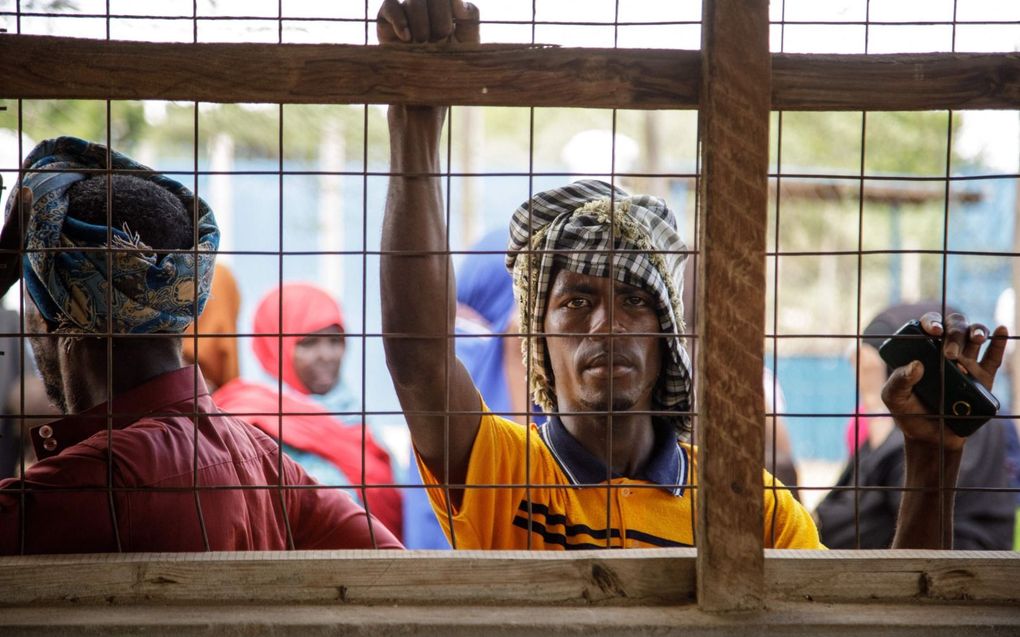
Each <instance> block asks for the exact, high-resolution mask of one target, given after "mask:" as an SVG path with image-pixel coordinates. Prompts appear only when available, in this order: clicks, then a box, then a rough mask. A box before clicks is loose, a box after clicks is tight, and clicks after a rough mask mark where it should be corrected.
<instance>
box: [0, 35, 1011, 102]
mask: <svg viewBox="0 0 1020 637" xmlns="http://www.w3.org/2000/svg"><path fill="white" fill-rule="evenodd" d="M700 58H701V54H700V53H699V52H698V51H678V50H662V49H615V50H614V49H593V48H566V47H546V46H528V45H507V44H487V45H482V46H480V47H476V48H465V47H460V48H451V47H442V46H435V45H420V46H386V47H379V46H349V45H306V44H284V45H278V44H233V43H215V44H213V43H209V44H187V43H170V44H167V43H152V42H126V41H103V40H88V39H78V38H64V37H50V36H34V35H15V34H3V35H0V59H2V60H3V61H4V68H3V81H2V82H0V98H4V99H15V98H26V99H115V100H136V99H150V100H183V101H203V102H269V103H277V102H282V103H294V104H310V103H314V104H320V103H321V104H363V103H378V104H383V103H410V104H439V103H442V104H454V105H479V106H561V107H591V108H613V107H615V108H624V109H659V108H679V109H693V108H697V105H698V99H699V92H700V88H699V87H700V82H701V59H700ZM772 69H773V73H772V107H773V108H777V109H778V108H781V109H785V110H930V109H947V108H952V109H1017V108H1020V54H1018V53H1002V54H948V53H947V54H941V53H939V54H934V53H933V54H908V55H899V54H897V55H791V54H773V55H772Z"/></svg>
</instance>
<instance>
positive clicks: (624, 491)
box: [623, 489, 630, 498]
mask: <svg viewBox="0 0 1020 637" xmlns="http://www.w3.org/2000/svg"><path fill="white" fill-rule="evenodd" d="M629 495H630V489H624V490H623V497H625V498H626V497H627V496H629Z"/></svg>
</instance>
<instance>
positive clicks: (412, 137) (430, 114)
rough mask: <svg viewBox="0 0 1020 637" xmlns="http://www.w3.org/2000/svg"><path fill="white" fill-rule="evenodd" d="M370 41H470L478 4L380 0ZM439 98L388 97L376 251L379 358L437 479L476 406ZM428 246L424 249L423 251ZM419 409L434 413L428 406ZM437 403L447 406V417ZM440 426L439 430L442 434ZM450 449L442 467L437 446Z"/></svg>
mask: <svg viewBox="0 0 1020 637" xmlns="http://www.w3.org/2000/svg"><path fill="white" fill-rule="evenodd" d="M377 30H378V34H379V42H380V43H383V44H398V43H411V42H417V43H424V42H463V43H477V42H478V11H477V9H475V7H474V6H473V5H471V4H470V3H464V2H462V0H407V2H399V1H398V0H386V1H385V2H384V3H383V6H382V8H381V9H380V10H379V19H378V24H377ZM446 110H447V109H446V108H445V107H424V106H399V105H394V106H390V109H389V128H390V170H391V172H392V173H393V175H392V176H391V177H390V184H389V191H388V193H387V196H386V216H385V219H384V221H383V235H382V250H383V255H382V258H381V285H382V326H383V333H384V337H383V343H384V345H385V349H386V364H387V366H388V367H389V371H390V375H391V376H392V377H393V384H394V386H395V387H396V390H397V396H398V397H399V399H400V404H401V406H402V407H403V409H404V411H405V412H408V413H407V414H406V419H407V425H408V427H409V428H410V430H411V438H412V440H413V441H414V445H415V448H416V449H417V450H418V453H419V454H420V455H421V457H422V459H423V460H424V461H425V463H426V464H427V465H428V467H429V469H431V470H432V473H433V474H434V475H435V476H436V477H438V478H439V479H440V480H448V481H450V482H453V483H463V482H464V480H465V478H466V474H467V463H468V458H469V455H470V453H471V447H472V445H473V443H474V439H475V435H476V433H477V432H478V424H479V416H478V415H477V414H475V415H455V414H456V413H457V412H465V411H475V412H477V411H478V409H479V407H480V402H479V398H478V392H477V390H476V389H475V386H474V383H473V382H472V380H471V376H470V375H469V374H468V372H467V370H466V369H465V368H464V366H463V365H461V364H460V361H458V360H457V358H456V355H455V352H454V341H453V338H451V337H450V336H451V335H452V334H453V329H454V319H455V317H456V301H457V294H456V285H455V280H454V273H453V264H452V263H451V261H450V258H449V255H448V254H446V253H445V252H444V251H445V250H446V249H447V245H446V223H445V220H444V210H443V197H442V190H441V188H440V181H439V179H440V178H439V176H438V173H439V139H440V134H441V133H442V129H443V121H444V119H445V118H446ZM429 252H431V253H433V254H423V253H429ZM418 412H434V414H435V415H428V414H422V413H418ZM445 412H454V415H450V416H449V421H448V422H449V429H448V430H447V427H446V424H447V417H446V416H445V415H444V413H445ZM447 432H448V433H447ZM447 452H448V453H449V475H447V474H446V466H447V464H446V460H445V459H446V453H447Z"/></svg>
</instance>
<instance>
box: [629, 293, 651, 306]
mask: <svg viewBox="0 0 1020 637" xmlns="http://www.w3.org/2000/svg"><path fill="white" fill-rule="evenodd" d="M625 302H626V303H627V305H632V306H634V307H644V306H646V305H648V300H647V299H645V298H644V297H642V296H628V297H627V298H626V300H625Z"/></svg>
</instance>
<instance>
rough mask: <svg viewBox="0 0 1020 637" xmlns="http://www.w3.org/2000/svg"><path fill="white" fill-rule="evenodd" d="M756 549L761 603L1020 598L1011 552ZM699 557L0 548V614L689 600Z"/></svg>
mask: <svg viewBox="0 0 1020 637" xmlns="http://www.w3.org/2000/svg"><path fill="white" fill-rule="evenodd" d="M765 555H766V559H765V568H764V571H765V577H766V580H765V581H766V584H767V591H768V596H767V598H768V605H769V607H770V608H773V607H774V606H775V605H776V604H782V603H795V602H802V601H813V602H815V603H827V604H851V603H859V602H871V601H882V602H900V603H902V602H907V601H910V602H916V603H922V604H923V605H924V606H925V607H928V608H931V607H934V606H943V605H951V604H955V603H958V602H960V601H968V602H970V603H974V604H1003V603H1006V604H1013V605H1014V606H1016V605H1017V604H1020V588H1018V587H1017V586H1016V582H1017V581H1020V553H1015V552H971V551H959V552H957V551H827V552H826V551H773V550H766V551H765ZM695 560H696V558H695V551H694V550H693V549H652V550H625V551H592V552H585V553H583V554H574V553H540V552H525V551H514V552H497V551H493V552H481V551H457V552H450V551H415V552H390V551H301V552H281V553H272V552H264V553H188V554H184V553H181V554H168V553H135V554H121V555H117V554H105V555H51V556H45V555H42V556H26V557H4V558H0V591H3V595H0V618H2V617H4V616H7V615H9V611H10V609H13V608H18V607H39V606H50V607H57V606H78V607H88V606H97V607H99V608H102V609H106V608H110V607H111V606H121V605H138V604H171V603H172V604H175V605H179V606H181V607H185V606H188V605H204V604H255V605H257V604H305V603H309V604H311V603H345V604H348V605H364V604H368V605H378V604H408V605H415V604H419V605H422V604H424V605H477V606H513V605H525V606H586V607H587V606H607V607H613V608H620V607H632V606H657V605H668V606H673V607H676V608H680V607H683V606H684V604H683V602H690V601H692V600H693V595H694V569H695ZM687 606H694V604H687ZM540 615H542V616H543V617H546V616H547V615H545V614H544V613H540ZM1018 615H1020V614H1018ZM0 632H2V631H0Z"/></svg>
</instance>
